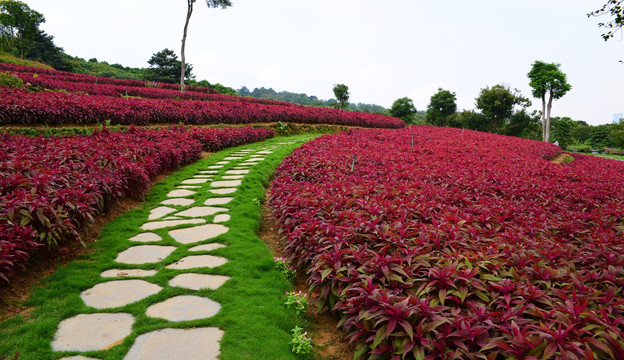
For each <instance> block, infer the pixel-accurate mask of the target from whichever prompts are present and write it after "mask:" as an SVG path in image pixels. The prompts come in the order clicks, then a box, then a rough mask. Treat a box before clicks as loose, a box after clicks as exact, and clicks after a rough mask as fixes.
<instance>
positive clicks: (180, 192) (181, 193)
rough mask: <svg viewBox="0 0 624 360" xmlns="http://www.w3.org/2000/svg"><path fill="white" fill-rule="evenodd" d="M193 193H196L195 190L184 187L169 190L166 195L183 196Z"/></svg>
mask: <svg viewBox="0 0 624 360" xmlns="http://www.w3.org/2000/svg"><path fill="white" fill-rule="evenodd" d="M195 194H196V192H195V191H191V190H185V189H181V190H171V191H170V192H169V193H168V194H167V197H184V196H190V195H195Z"/></svg>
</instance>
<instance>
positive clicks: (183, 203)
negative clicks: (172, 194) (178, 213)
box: [160, 199, 195, 206]
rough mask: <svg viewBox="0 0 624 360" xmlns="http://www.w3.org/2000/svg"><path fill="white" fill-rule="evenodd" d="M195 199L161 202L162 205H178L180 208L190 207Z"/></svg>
mask: <svg viewBox="0 0 624 360" xmlns="http://www.w3.org/2000/svg"><path fill="white" fill-rule="evenodd" d="M194 202H195V200H193V199H167V200H165V201H161V202H160V203H161V204H163V205H178V206H189V205H191V204H192V203H194Z"/></svg>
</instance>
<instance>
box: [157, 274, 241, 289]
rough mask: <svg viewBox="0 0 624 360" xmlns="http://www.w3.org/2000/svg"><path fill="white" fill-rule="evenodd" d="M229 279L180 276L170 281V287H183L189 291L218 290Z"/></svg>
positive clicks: (222, 277) (210, 276) (212, 276)
mask: <svg viewBox="0 0 624 360" xmlns="http://www.w3.org/2000/svg"><path fill="white" fill-rule="evenodd" d="M229 279H230V278H229V277H228V276H222V275H206V274H180V275H178V276H176V277H174V278H173V279H171V280H170V281H169V286H175V287H181V288H184V289H189V290H202V289H212V290H216V289H218V288H219V287H220V286H221V285H223V284H225V282H226V281H228V280H229Z"/></svg>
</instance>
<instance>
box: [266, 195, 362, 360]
mask: <svg viewBox="0 0 624 360" xmlns="http://www.w3.org/2000/svg"><path fill="white" fill-rule="evenodd" d="M267 200H268V194H267ZM278 229H279V227H278V225H277V224H276V223H275V218H274V217H273V215H272V214H271V209H270V207H269V205H268V201H265V203H264V205H263V206H262V224H261V225H260V233H259V234H258V236H259V237H260V238H261V239H262V241H264V243H265V244H266V245H267V247H268V248H269V249H271V251H272V252H273V254H274V255H275V256H286V252H285V251H284V244H283V243H282V241H281V237H280V235H279V233H278ZM306 278H307V276H306V274H305V273H304V272H303V271H299V272H298V273H297V277H296V278H295V290H301V291H304V292H307V291H308V286H307V283H306ZM312 302H313V301H312ZM306 317H307V319H308V320H309V325H310V329H309V334H311V336H312V343H313V344H314V347H315V350H314V351H315V353H316V357H315V359H319V360H351V359H353V354H354V352H355V347H354V346H353V345H352V344H349V342H348V340H347V339H348V335H347V333H346V332H345V331H344V330H342V329H339V328H338V327H337V326H338V321H339V319H338V318H337V317H336V316H335V315H334V314H332V313H330V312H324V313H319V312H317V311H316V306H314V304H311V306H309V309H308V313H307V316H306Z"/></svg>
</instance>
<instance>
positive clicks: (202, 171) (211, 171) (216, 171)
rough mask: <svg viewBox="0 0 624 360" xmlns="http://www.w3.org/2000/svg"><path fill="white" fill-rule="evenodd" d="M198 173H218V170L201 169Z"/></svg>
mask: <svg viewBox="0 0 624 360" xmlns="http://www.w3.org/2000/svg"><path fill="white" fill-rule="evenodd" d="M199 173H200V174H218V173H219V171H218V170H201V171H200V172H199Z"/></svg>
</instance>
